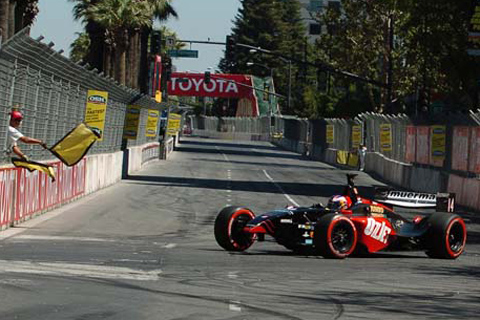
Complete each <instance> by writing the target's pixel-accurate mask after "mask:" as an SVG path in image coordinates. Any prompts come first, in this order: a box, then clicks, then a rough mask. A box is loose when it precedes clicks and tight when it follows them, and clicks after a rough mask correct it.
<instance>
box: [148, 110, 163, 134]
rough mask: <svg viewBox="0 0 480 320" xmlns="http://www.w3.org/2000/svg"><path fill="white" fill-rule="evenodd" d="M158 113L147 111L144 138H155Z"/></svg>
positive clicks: (156, 111)
mask: <svg viewBox="0 0 480 320" xmlns="http://www.w3.org/2000/svg"><path fill="white" fill-rule="evenodd" d="M159 117H160V111H158V110H154V109H148V117H147V126H146V127H145V136H147V137H156V136H157V128H158V118H159Z"/></svg>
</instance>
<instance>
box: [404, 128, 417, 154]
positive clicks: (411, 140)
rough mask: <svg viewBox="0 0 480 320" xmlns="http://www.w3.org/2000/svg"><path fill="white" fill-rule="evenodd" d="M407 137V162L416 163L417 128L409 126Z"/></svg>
mask: <svg viewBox="0 0 480 320" xmlns="http://www.w3.org/2000/svg"><path fill="white" fill-rule="evenodd" d="M406 129H407V136H406V141H405V162H409V163H412V162H415V139H416V133H417V128H415V126H407V128H406Z"/></svg>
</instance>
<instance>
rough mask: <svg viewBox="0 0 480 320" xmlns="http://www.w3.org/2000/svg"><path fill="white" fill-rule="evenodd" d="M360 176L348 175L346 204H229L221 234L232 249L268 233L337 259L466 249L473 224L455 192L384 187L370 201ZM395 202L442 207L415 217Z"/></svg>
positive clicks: (218, 228)
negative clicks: (267, 207)
mask: <svg viewBox="0 0 480 320" xmlns="http://www.w3.org/2000/svg"><path fill="white" fill-rule="evenodd" d="M355 176H356V175H353V174H348V175H347V180H348V183H347V186H346V188H345V190H344V192H343V196H344V197H346V198H348V199H349V207H348V208H346V209H345V208H343V209H339V208H332V207H329V206H326V207H324V206H322V205H320V204H317V205H313V206H311V207H287V208H284V209H278V210H273V211H270V212H266V213H262V214H261V215H259V216H255V214H254V213H253V212H252V211H251V210H249V209H247V208H245V207H235V206H229V207H226V208H224V209H223V210H221V211H220V212H219V214H218V216H217V218H216V220H215V231H214V232H215V239H216V240H217V243H218V244H219V245H220V246H221V247H223V248H224V249H225V250H227V251H244V250H246V249H248V248H249V247H250V246H251V245H252V244H253V243H254V242H255V241H264V240H265V236H266V235H268V236H271V237H273V238H274V239H275V241H276V242H277V243H278V244H280V245H283V246H285V247H286V248H287V249H290V250H293V251H296V252H299V253H308V254H315V255H321V256H323V257H325V258H337V259H341V258H346V257H347V256H349V255H351V254H352V253H374V252H378V251H381V250H397V249H405V248H408V249H409V250H424V251H425V252H426V254H427V255H428V256H429V257H432V258H443V259H456V258H458V257H459V256H460V255H461V254H462V252H463V251H464V249H465V243H466V239H467V228H466V226H465V222H464V221H463V219H462V218H461V217H460V216H459V215H457V214H454V213H453V209H454V194H448V193H447V194H428V193H414V192H408V191H393V190H390V189H379V190H377V193H376V196H375V197H374V198H375V200H370V199H366V198H363V197H361V196H360V195H359V194H358V191H357V188H356V187H355V184H354V178H355ZM393 206H401V207H409V208H432V207H434V208H436V209H437V210H436V212H434V213H431V214H428V215H424V216H423V215H422V216H416V217H415V218H413V219H412V220H409V219H407V218H405V217H403V216H402V215H400V214H398V213H396V212H395V211H394V208H393Z"/></svg>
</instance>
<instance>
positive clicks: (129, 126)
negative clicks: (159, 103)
mask: <svg viewBox="0 0 480 320" xmlns="http://www.w3.org/2000/svg"><path fill="white" fill-rule="evenodd" d="M141 111H142V108H141V107H139V106H128V107H127V112H126V113H125V126H124V127H123V139H132V140H135V139H137V135H138V124H139V123H140V113H141Z"/></svg>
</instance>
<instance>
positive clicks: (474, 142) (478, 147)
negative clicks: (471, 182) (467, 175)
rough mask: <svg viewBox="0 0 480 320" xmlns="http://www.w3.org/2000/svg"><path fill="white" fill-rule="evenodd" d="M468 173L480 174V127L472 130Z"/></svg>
mask: <svg viewBox="0 0 480 320" xmlns="http://www.w3.org/2000/svg"><path fill="white" fill-rule="evenodd" d="M468 171H471V172H475V173H480V127H472V128H470V153H469V156H468Z"/></svg>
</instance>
